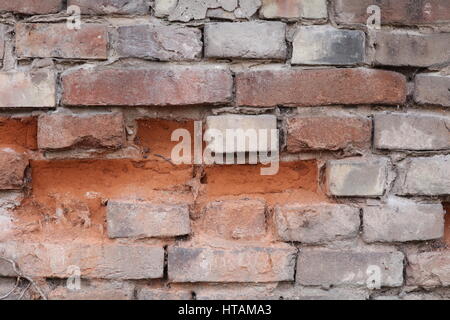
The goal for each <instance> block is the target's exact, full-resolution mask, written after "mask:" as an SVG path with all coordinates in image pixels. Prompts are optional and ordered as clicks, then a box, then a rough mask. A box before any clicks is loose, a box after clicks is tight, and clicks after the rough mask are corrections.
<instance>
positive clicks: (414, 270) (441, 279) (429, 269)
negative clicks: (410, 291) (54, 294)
mask: <svg viewBox="0 0 450 320" xmlns="http://www.w3.org/2000/svg"><path fill="white" fill-rule="evenodd" d="M449 265H450V255H449V253H448V251H435V252H422V253H413V254H410V255H408V266H407V268H406V275H407V284H408V285H417V286H423V287H436V286H450V270H449V267H448V266H449Z"/></svg>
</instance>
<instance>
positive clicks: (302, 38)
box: [291, 26, 366, 65]
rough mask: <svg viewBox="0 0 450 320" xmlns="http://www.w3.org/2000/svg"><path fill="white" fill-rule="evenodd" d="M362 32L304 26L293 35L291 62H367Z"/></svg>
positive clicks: (327, 63) (347, 63) (330, 63)
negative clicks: (365, 60)
mask: <svg viewBox="0 0 450 320" xmlns="http://www.w3.org/2000/svg"><path fill="white" fill-rule="evenodd" d="M365 39H366V36H365V34H364V32H363V31H358V30H343V29H336V28H333V27H330V26H302V27H299V28H298V29H297V31H296V33H295V36H294V42H293V52H292V60H291V61H292V64H307V65H308V64H311V65H355V64H361V63H363V62H364V55H365V41H366V40H365Z"/></svg>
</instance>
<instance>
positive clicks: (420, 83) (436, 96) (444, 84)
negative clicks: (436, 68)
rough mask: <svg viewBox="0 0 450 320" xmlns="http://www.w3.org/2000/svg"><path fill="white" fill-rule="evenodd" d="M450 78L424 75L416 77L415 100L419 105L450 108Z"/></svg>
mask: <svg viewBox="0 0 450 320" xmlns="http://www.w3.org/2000/svg"><path fill="white" fill-rule="evenodd" d="M449 89H450V76H443V75H439V74H435V73H431V74H429V73H424V74H419V75H417V76H416V80H415V90H414V100H415V101H416V102H417V103H419V104H431V105H439V106H444V107H450V90H449Z"/></svg>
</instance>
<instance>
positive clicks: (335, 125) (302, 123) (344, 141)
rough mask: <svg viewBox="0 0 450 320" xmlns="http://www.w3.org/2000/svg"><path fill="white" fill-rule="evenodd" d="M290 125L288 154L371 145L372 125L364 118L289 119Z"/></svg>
mask: <svg viewBox="0 0 450 320" xmlns="http://www.w3.org/2000/svg"><path fill="white" fill-rule="evenodd" d="M286 126H287V142H286V143H287V150H288V152H292V153H295V152H303V151H310V150H342V149H349V148H367V147H369V146H370V144H371V138H372V123H371V121H370V120H369V119H367V118H362V117H339V116H315V117H305V116H296V117H290V118H288V119H287V122H286Z"/></svg>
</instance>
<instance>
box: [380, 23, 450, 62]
mask: <svg viewBox="0 0 450 320" xmlns="http://www.w3.org/2000/svg"><path fill="white" fill-rule="evenodd" d="M371 42H372V43H373V44H374V45H375V46H376V49H375V56H374V61H373V62H374V63H375V64H376V65H386V66H413V67H429V66H433V65H444V64H448V63H450V33H434V34H425V33H419V32H414V31H376V32H375V33H374V37H373V39H371Z"/></svg>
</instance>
